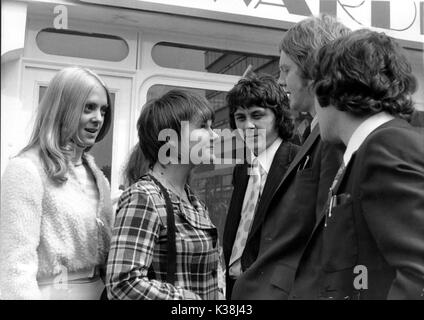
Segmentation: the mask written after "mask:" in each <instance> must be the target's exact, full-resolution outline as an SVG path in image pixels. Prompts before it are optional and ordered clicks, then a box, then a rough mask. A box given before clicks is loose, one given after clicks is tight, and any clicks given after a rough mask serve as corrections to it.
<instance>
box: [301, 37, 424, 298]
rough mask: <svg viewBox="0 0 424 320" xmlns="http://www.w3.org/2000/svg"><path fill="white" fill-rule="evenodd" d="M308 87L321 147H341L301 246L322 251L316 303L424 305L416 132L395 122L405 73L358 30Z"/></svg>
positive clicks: (405, 66)
mask: <svg viewBox="0 0 424 320" xmlns="http://www.w3.org/2000/svg"><path fill="white" fill-rule="evenodd" d="M314 88H315V92H316V100H317V103H316V111H317V115H318V121H319V126H320V131H321V136H322V139H323V140H324V141H329V142H333V143H339V142H341V143H343V144H344V145H345V146H346V151H345V153H344V156H343V163H342V165H341V167H340V169H339V171H338V174H337V176H336V178H335V179H334V182H333V184H332V186H331V188H330V192H329V195H328V201H327V206H326V209H325V210H324V211H323V212H322V214H321V216H320V217H319V221H318V225H317V227H316V228H315V230H314V233H313V235H312V237H311V239H310V241H309V244H308V247H309V248H312V249H311V250H313V251H320V252H321V264H320V265H321V268H320V269H321V270H320V276H319V281H318V282H319V287H318V290H317V291H316V294H317V296H316V298H322V299H424V214H423V213H424V130H423V129H422V128H414V127H412V126H411V125H410V124H409V123H407V121H405V120H403V118H408V116H409V115H410V114H411V113H412V111H413V103H412V101H411V96H412V94H413V92H414V91H415V89H416V81H415V78H414V77H413V75H412V73H411V67H410V64H409V63H408V61H407V59H406V58H405V56H404V55H403V53H402V51H401V48H400V47H399V45H398V44H397V43H396V42H395V41H394V40H393V39H391V38H390V37H388V36H386V35H385V34H383V33H377V32H373V31H369V30H358V31H355V32H353V33H352V34H351V35H348V36H345V37H342V38H340V39H338V40H335V41H334V42H332V43H330V44H328V45H325V46H324V47H323V48H322V49H321V50H320V51H319V53H318V56H317V61H316V68H315V73H314ZM308 250H309V249H307V251H306V252H308ZM306 260H308V259H306ZM302 277H303V275H302V274H299V278H302ZM299 297H300V296H299Z"/></svg>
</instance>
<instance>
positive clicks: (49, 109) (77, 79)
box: [21, 67, 112, 183]
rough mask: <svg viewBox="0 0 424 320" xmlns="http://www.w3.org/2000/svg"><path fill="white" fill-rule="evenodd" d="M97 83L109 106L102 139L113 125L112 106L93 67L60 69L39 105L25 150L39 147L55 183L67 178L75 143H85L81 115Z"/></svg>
mask: <svg viewBox="0 0 424 320" xmlns="http://www.w3.org/2000/svg"><path fill="white" fill-rule="evenodd" d="M93 80H94V81H93ZM97 84H100V85H101V86H102V87H103V88H104V89H105V92H106V97H107V102H108V106H109V107H108V108H107V111H106V114H105V117H104V122H103V126H102V128H101V129H100V132H99V134H98V136H97V138H96V142H98V141H100V140H102V139H103V138H104V136H105V135H106V134H107V132H108V130H109V127H110V125H111V121H112V105H111V100H110V94H109V90H108V89H107V88H106V86H105V84H104V83H103V81H102V80H101V79H100V78H99V76H98V75H96V74H95V73H94V72H92V71H91V70H88V69H85V68H81V67H68V68H64V69H62V70H60V71H59V72H58V73H57V74H56V75H55V76H54V77H53V79H52V80H51V81H50V83H49V86H48V88H47V90H46V92H45V94H44V96H43V98H42V100H41V102H40V105H39V106H38V110H37V115H36V119H35V124H34V129H33V131H32V135H31V138H30V141H29V143H28V145H27V146H26V147H25V148H24V149H23V150H22V151H21V153H22V152H25V151H27V150H29V149H31V148H32V147H34V146H38V147H39V148H40V157H41V159H42V162H43V164H44V167H45V170H46V173H47V176H48V177H49V178H50V179H52V180H53V181H55V182H58V183H62V182H64V181H66V180H67V178H66V173H67V172H68V166H69V161H70V159H71V157H72V155H73V152H74V148H73V147H72V144H73V143H76V144H81V143H79V142H80V139H79V138H78V125H79V121H80V118H81V114H82V112H83V110H84V106H85V103H86V100H87V98H88V96H89V94H90V92H91V90H92V89H93V88H94V87H95V86H96V85H97Z"/></svg>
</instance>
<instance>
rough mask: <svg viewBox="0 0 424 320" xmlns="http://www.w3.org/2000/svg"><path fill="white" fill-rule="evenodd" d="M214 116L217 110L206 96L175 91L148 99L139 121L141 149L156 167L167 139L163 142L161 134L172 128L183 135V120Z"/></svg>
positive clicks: (204, 119) (211, 117) (197, 119)
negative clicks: (160, 137)
mask: <svg viewBox="0 0 424 320" xmlns="http://www.w3.org/2000/svg"><path fill="white" fill-rule="evenodd" d="M213 119H214V111H213V109H212V107H211V105H210V104H209V102H208V100H206V98H205V97H203V96H201V95H199V94H197V93H194V92H190V91H184V90H179V89H178V90H177V89H174V90H171V91H168V92H167V93H165V94H164V95H163V96H161V97H160V98H157V99H152V100H150V101H148V102H147V103H146V104H145V105H144V106H143V108H142V110H141V113H140V116H139V118H138V121H137V130H138V139H139V144H140V148H141V150H142V151H143V154H144V156H145V157H146V159H147V161H148V162H149V166H153V165H154V164H155V163H156V162H157V160H158V152H159V149H160V147H161V146H162V145H163V144H164V143H165V141H159V139H158V137H159V133H160V132H161V131H162V130H164V129H172V130H174V131H176V132H177V134H178V137H179V138H181V135H180V131H181V121H191V122H195V123H202V122H206V121H207V120H213Z"/></svg>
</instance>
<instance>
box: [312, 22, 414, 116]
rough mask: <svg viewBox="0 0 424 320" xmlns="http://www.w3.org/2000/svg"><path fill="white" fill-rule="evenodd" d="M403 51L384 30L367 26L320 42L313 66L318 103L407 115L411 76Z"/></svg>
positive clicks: (365, 112) (355, 111)
mask: <svg viewBox="0 0 424 320" xmlns="http://www.w3.org/2000/svg"><path fill="white" fill-rule="evenodd" d="M402 51H403V50H402V49H401V48H400V46H399V45H398V43H397V42H396V41H394V40H393V39H392V38H390V37H389V36H387V35H385V34H384V33H378V32H375V31H370V30H367V29H362V30H357V31H355V32H353V33H352V34H350V35H347V36H345V37H342V38H339V39H337V40H335V41H334V42H332V43H329V44H327V45H325V46H323V47H322V48H321V49H320V50H319V51H318V53H317V62H316V65H315V68H314V78H315V79H314V87H315V93H316V96H317V99H318V102H319V104H320V105H321V107H326V106H328V105H333V106H335V107H336V108H337V109H339V110H341V111H346V112H349V113H351V114H353V115H356V116H358V117H364V116H369V115H373V114H376V113H378V112H381V111H386V112H388V113H390V114H392V115H394V116H400V117H405V118H407V117H408V116H409V115H410V114H411V113H412V111H413V102H412V100H411V95H412V94H413V93H414V91H415V90H416V80H415V77H414V76H413V74H412V71H411V66H410V64H409V63H408V60H407V59H406V57H405V55H404V54H403V52H402Z"/></svg>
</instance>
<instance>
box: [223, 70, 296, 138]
mask: <svg viewBox="0 0 424 320" xmlns="http://www.w3.org/2000/svg"><path fill="white" fill-rule="evenodd" d="M226 99H227V105H228V108H229V111H230V127H231V129H233V130H234V129H237V126H236V122H235V119H234V113H235V112H236V111H237V109H238V108H249V107H252V106H254V105H255V106H258V107H262V108H268V109H271V110H272V111H273V112H274V114H275V120H276V121H275V123H276V126H277V129H278V135H279V136H280V137H281V138H282V139H284V140H288V139H290V138H291V137H292V136H293V129H294V123H293V117H292V115H291V113H290V107H289V100H288V97H287V94H286V92H285V91H284V88H283V86H282V85H280V84H279V83H278V81H277V80H276V79H275V78H274V77H273V76H271V75H268V74H260V75H251V76H249V77H248V78H242V79H240V80H239V82H237V84H236V85H235V86H234V87H233V88H232V89H231V90H230V91H229V92H228V94H227V97H226Z"/></svg>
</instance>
